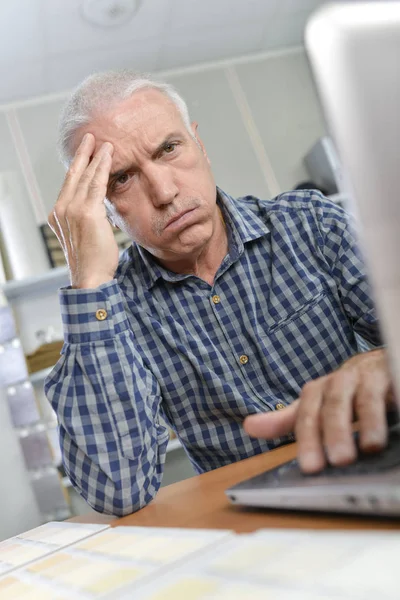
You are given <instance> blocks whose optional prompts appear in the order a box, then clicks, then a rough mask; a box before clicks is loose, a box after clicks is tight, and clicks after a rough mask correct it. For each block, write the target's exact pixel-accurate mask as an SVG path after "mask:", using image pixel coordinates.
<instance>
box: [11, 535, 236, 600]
mask: <svg viewBox="0 0 400 600" xmlns="http://www.w3.org/2000/svg"><path fill="white" fill-rule="evenodd" d="M231 535H233V534H231V533H230V532H228V531H223V530H222V531H213V530H190V529H189V530H186V529H164V528H162V529H158V528H144V527H143V528H141V527H116V528H109V529H107V530H105V531H103V532H100V533H98V534H97V535H93V536H92V537H88V538H86V539H85V540H82V541H79V542H77V543H75V544H73V545H72V546H69V547H65V548H63V549H61V550H60V551H58V552H56V553H53V554H51V555H49V556H46V557H44V558H43V559H40V560H36V561H34V562H31V563H30V564H28V565H26V566H25V567H23V568H21V569H19V570H18V571H15V572H14V573H13V576H14V578H16V579H18V580H19V581H20V582H21V584H22V583H23V584H24V585H25V586H33V587H34V586H38V585H39V584H40V585H43V586H45V588H46V590H50V591H51V592H54V593H55V594H56V593H57V594H59V595H60V596H61V597H67V598H79V599H89V598H92V599H93V598H100V597H101V598H103V597H107V598H112V599H115V598H118V596H119V594H122V593H125V591H126V590H129V592H128V593H129V594H132V591H134V592H135V593H136V590H137V588H138V586H140V584H141V582H142V581H146V580H151V579H154V577H156V576H158V575H159V574H160V573H163V572H168V570H169V569H170V568H171V567H173V566H177V565H179V564H181V563H182V562H184V561H185V560H187V559H188V558H189V557H194V556H199V555H201V553H202V552H204V551H206V549H207V548H211V547H215V546H217V545H218V544H219V543H221V541H223V540H225V539H227V538H228V537H230V536H231ZM30 537H32V536H30ZM1 581H2V580H1V579H0V583H1Z"/></svg>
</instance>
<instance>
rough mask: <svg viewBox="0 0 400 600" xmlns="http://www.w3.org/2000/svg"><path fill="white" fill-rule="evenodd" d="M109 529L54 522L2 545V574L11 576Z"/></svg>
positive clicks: (0, 571) (0, 548)
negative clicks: (45, 557)
mask: <svg viewBox="0 0 400 600" xmlns="http://www.w3.org/2000/svg"><path fill="white" fill-rule="evenodd" d="M108 527H109V526H108V525H86V524H80V523H58V522H50V523H46V524H45V525H41V526H40V527H36V528H35V529H31V530H29V531H26V532H24V533H20V534H19V535H17V536H15V537H13V538H10V539H8V540H5V541H4V542H0V573H1V574H4V573H9V572H10V571H12V570H13V569H16V568H17V567H20V566H22V565H25V564H27V563H30V562H31V561H34V560H37V559H39V558H41V557H43V556H46V555H48V554H51V553H53V552H56V551H57V550H59V549H60V548H64V547H66V546H69V545H70V544H74V543H75V542H77V541H80V540H83V539H85V538H87V537H89V536H92V535H94V534H95V533H99V532H100V531H104V530H105V529H108ZM0 597H1V595H0Z"/></svg>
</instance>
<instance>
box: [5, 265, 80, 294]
mask: <svg viewBox="0 0 400 600" xmlns="http://www.w3.org/2000/svg"><path fill="white" fill-rule="evenodd" d="M67 285H69V274H68V268H67V267H57V268H55V269H51V270H49V271H47V272H45V273H43V274H42V275H36V276H35V277H29V278H27V279H22V280H20V281H17V280H16V281H8V282H7V283H3V284H2V285H1V289H2V291H3V293H4V295H5V296H6V298H7V300H8V301H12V300H15V299H17V298H26V297H27V296H29V295H41V294H44V293H54V292H55V291H56V290H58V288H60V287H64V286H67Z"/></svg>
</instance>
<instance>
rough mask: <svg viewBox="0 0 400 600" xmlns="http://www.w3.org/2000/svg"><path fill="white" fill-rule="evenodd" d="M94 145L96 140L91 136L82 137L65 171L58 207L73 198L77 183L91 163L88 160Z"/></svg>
mask: <svg viewBox="0 0 400 600" xmlns="http://www.w3.org/2000/svg"><path fill="white" fill-rule="evenodd" d="M95 144H96V140H95V137H94V135H93V134H91V133H86V134H85V135H84V136H83V138H82V141H81V143H80V144H79V146H78V149H77V151H76V153H75V156H74V158H73V160H72V162H71V165H70V167H69V169H68V171H67V174H66V177H65V180H64V184H63V186H62V188H61V192H60V195H59V197H58V200H57V204H58V205H63V204H64V202H65V201H67V202H68V201H69V200H70V199H71V198H72V197H73V196H74V193H75V190H76V188H77V186H78V184H79V181H80V179H81V177H82V175H83V173H84V172H85V170H86V169H87V167H88V165H89V164H90V162H91V160H90V159H91V156H92V154H93V151H94V149H95Z"/></svg>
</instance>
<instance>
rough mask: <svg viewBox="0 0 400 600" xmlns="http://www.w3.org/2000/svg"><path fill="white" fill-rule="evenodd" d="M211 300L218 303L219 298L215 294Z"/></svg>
mask: <svg viewBox="0 0 400 600" xmlns="http://www.w3.org/2000/svg"><path fill="white" fill-rule="evenodd" d="M212 301H213V302H214V304H219V303H220V302H221V298H220V297H219V296H217V295H215V296H213V297H212Z"/></svg>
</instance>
